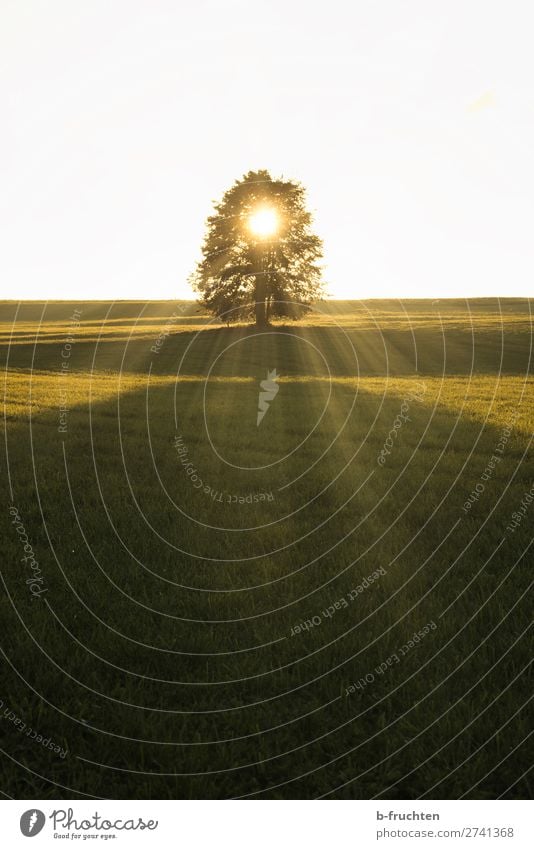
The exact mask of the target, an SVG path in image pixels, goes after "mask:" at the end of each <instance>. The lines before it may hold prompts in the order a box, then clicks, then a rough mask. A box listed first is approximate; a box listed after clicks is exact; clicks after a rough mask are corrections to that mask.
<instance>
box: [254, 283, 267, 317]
mask: <svg viewBox="0 0 534 849" xmlns="http://www.w3.org/2000/svg"><path fill="white" fill-rule="evenodd" d="M265 289H266V286H265V275H264V274H258V276H257V277H256V292H255V296H254V297H255V304H254V311H255V314H256V327H266V325H267V311H266V303H265Z"/></svg>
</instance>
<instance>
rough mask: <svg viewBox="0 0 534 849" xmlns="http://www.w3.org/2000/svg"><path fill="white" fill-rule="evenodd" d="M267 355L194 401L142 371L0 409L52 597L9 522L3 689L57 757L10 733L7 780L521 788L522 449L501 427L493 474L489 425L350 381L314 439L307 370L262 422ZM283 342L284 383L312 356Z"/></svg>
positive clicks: (208, 794)
mask: <svg viewBox="0 0 534 849" xmlns="http://www.w3.org/2000/svg"><path fill="white" fill-rule="evenodd" d="M242 332H243V331H240V330H239V329H236V330H233V331H230V333H226V332H224V331H223V332H221V331H213V333H210V334H209V342H208V341H206V345H207V346H209V344H210V343H211V344H213V343H212V342H211V340H216V339H217V338H218V337H221V342H220V348H219V347H217V346H215V345H214V348H213V350H217V351H219V350H222V349H223V347H224V345H227V344H228V340H229V339H231V340H234V341H239V340H241V339H242V335H241V334H242ZM314 333H315V331H314ZM312 338H316V339H320V338H322V331H319V330H317V335H315V336H313V337H312ZM173 341H174V340H171V339H168V340H166V342H165V346H164V348H163V349H162V352H161V353H162V354H163V352H164V350H169V349H170V348H171V347H172V344H173ZM239 344H241V342H240V341H239ZM273 344H274V345H275V346H276V345H278V344H280V339H279V338H278V337H277V338H276V342H275V343H273ZM167 345H168V348H167ZM274 350H276V347H275V348H273V351H274ZM306 350H307V349H306ZM204 351H206V348H205V349H204ZM299 352H300V353H299ZM269 353H270V351H267V352H266V351H265V349H262V351H261V357H260V355H259V353H256V354H255V353H253V352H251V353H247V354H246V355H244V359H245V361H246V369H245V364H244V363H243V364H242V365H241V364H240V363H236V362H234V364H233V368H234V371H233V373H232V374H234V375H235V373H236V372H237V374H238V375H241V374H245V373H246V375H247V376H249V377H250V374H251V371H254V369H256V368H257V375H256V377H257V380H255V381H247V382H243V381H241V382H240V381H232V380H229V381H226V382H225V381H224V380H221V381H220V382H217V381H216V382H214V383H213V386H211V387H210V393H209V394H208V395H207V396H205V395H204V391H203V389H204V387H203V386H202V384H201V383H194V382H191V383H187V382H184V383H181V382H180V383H178V384H174V383H169V384H168V385H157V384H154V385H152V384H151V385H150V388H149V390H148V393H147V391H146V390H141V391H134V392H129V393H128V394H125V395H124V396H122V397H121V398H120V399H116V398H115V399H112V400H108V401H105V402H101V403H95V404H93V405H92V407H91V408H90V409H89V408H87V407H85V406H81V405H80V406H74V405H72V406H71V408H70V409H69V411H68V414H67V417H66V425H65V427H66V429H65V430H64V431H62V432H60V431H58V412H57V411H55V410H54V411H49V412H45V413H39V412H37V413H36V414H35V416H34V419H33V421H32V422H31V427H30V423H29V422H28V421H18V422H14V423H9V426H8V432H7V443H6V444H7V449H8V463H9V465H8V469H9V480H10V482H11V486H12V488H13V495H12V502H13V504H15V505H16V507H17V510H18V511H19V516H20V521H21V523H22V524H23V525H24V528H25V530H26V532H27V534H28V538H29V540H30V541H31V545H32V547H33V552H34V554H35V557H36V559H37V560H38V562H39V567H40V570H41V573H40V574H41V575H42V577H43V583H42V584H41V585H40V589H46V592H45V593H42V594H37V596H36V597H33V596H32V592H33V590H31V589H29V588H28V584H27V583H26V581H25V576H26V574H27V573H28V574H31V572H29V568H30V567H29V566H28V563H27V562H21V556H22V552H21V547H20V542H19V538H18V536H17V531H16V528H15V527H14V526H13V522H12V519H11V516H10V515H9V514H7V513H6V512H4V522H5V525H6V528H5V559H4V566H3V568H2V577H3V580H4V582H5V590H6V592H5V596H4V598H3V608H4V611H5V623H6V624H5V631H4V637H3V651H4V652H5V656H6V657H7V658H8V659H9V663H10V664H12V665H13V667H14V668H15V669H17V670H18V672H19V674H20V675H21V676H23V679H24V680H25V681H26V682H28V683H27V684H24V683H23V680H22V679H21V678H20V677H19V676H17V674H16V673H15V672H14V671H13V670H12V668H11V666H9V664H8V665H7V666H6V682H7V683H6V692H7V693H9V706H10V708H11V709H12V710H13V711H14V712H15V714H16V715H17V716H20V717H21V718H22V719H23V720H24V721H25V722H26V723H27V724H28V725H31V726H32V727H33V728H35V729H36V730H38V731H39V732H41V731H42V734H43V737H44V738H49V737H50V738H52V740H54V741H56V740H57V742H58V744H60V745H62V746H65V747H66V748H67V749H68V756H67V757H66V758H65V759H62V758H60V757H58V756H57V755H56V754H55V753H54V752H51V751H50V750H47V749H45V748H43V747H42V746H37V745H35V744H34V743H32V742H31V741H30V740H29V739H28V738H25V737H24V736H23V735H21V734H20V733H19V731H18V729H17V728H16V727H15V726H14V725H13V724H11V723H10V724H9V725H8V724H6V723H5V722H4V723H3V724H2V730H3V734H4V736H5V738H6V739H5V746H4V748H5V749H6V750H7V751H8V753H9V754H10V755H11V756H12V757H14V758H15V762H14V761H11V760H6V761H5V762H4V766H3V774H2V778H3V785H2V786H3V787H4V789H5V790H6V792H8V793H10V794H11V795H14V796H18V795H19V794H21V793H22V792H23V791H27V790H28V788H29V787H31V789H32V791H34V792H40V793H41V798H45V797H48V796H50V795H53V796H54V797H55V798H57V797H63V795H64V797H65V798H71V797H72V796H73V795H76V794H77V793H89V794H93V795H97V796H98V795H101V794H102V793H103V792H104V795H106V796H112V797H115V796H116V797H125V798H151V797H155V798H204V797H205V798H219V797H221V796H223V797H227V796H236V795H243V794H247V793H258V794H261V795H263V796H264V797H272V798H312V797H315V796H318V795H321V794H323V793H325V792H329V791H330V790H331V789H332V788H333V787H335V786H337V785H339V784H343V785H344V788H343V789H340V790H339V791H338V792H336V793H335V794H334V795H335V796H336V797H337V798H370V797H371V796H375V795H380V794H383V795H384V796H385V797H386V798H396V797H398V798H418V797H419V796H421V795H422V794H423V793H427V792H428V795H429V796H430V797H431V798H458V796H459V795H462V794H463V793H465V794H466V795H467V796H468V797H472V798H493V797H495V796H496V795H499V794H500V793H505V794H506V792H507V788H509V787H511V786H512V785H513V791H510V792H511V795H512V796H514V797H518V798H519V797H523V796H526V795H527V792H528V788H527V787H526V785H525V783H524V782H523V781H521V780H519V779H520V776H521V775H522V774H523V773H524V772H525V771H526V769H527V765H528V764H527V753H526V751H525V750H523V749H521V748H519V749H516V746H517V745H518V744H520V743H521V741H522V739H523V738H524V736H525V734H526V724H527V720H526V717H525V715H524V711H523V705H524V704H525V702H526V700H527V698H528V696H529V688H528V686H527V681H526V679H525V678H524V677H521V676H520V675H519V673H520V672H521V670H522V669H523V668H524V667H525V666H526V664H527V663H528V659H529V657H530V652H529V646H528V644H527V639H526V637H525V632H526V629H527V628H528V625H529V622H530V613H529V608H528V605H527V603H526V600H525V595H524V594H525V591H526V589H527V587H528V584H529V580H530V577H529V575H528V572H527V563H526V560H527V555H525V550H526V549H527V547H528V545H529V532H528V524H527V523H528V516H525V518H524V519H523V520H522V522H519V524H518V525H517V526H516V527H515V528H514V529H513V530H510V524H511V522H512V517H513V515H514V512H516V513H517V511H518V509H521V508H519V505H520V503H521V499H522V498H524V493H525V491H527V490H528V489H529V487H530V483H531V481H530V478H529V466H528V462H527V455H526V454H525V452H526V450H527V448H528V439H527V437H526V436H522V435H521V432H520V431H519V430H517V429H514V430H513V432H512V433H511V434H510V435H509V437H507V440H506V443H505V445H504V447H503V454H502V460H500V461H499V462H498V463H494V465H493V467H490V466H489V464H490V462H491V458H492V457H494V456H495V454H496V452H497V451H498V446H499V445H500V444H501V443H502V440H503V429H502V427H500V426H499V427H497V426H487V425H486V426H483V423H482V422H481V421H480V420H478V421H477V420H473V419H472V418H467V417H458V416H457V415H456V414H455V413H454V412H453V411H451V410H446V409H444V408H442V407H439V406H438V407H433V406H431V405H428V404H426V403H425V402H424V399H423V400H421V399H420V398H415V397H412V396H410V397H409V398H407V397H405V395H404V394H402V393H401V394H398V393H393V394H388V395H387V397H386V398H385V399H383V398H382V397H381V396H380V395H378V394H374V393H371V392H366V391H365V389H364V388H360V390H359V392H358V396H357V398H356V401H355V402H354V390H353V388H350V387H349V386H345V385H343V384H338V385H335V386H334V387H333V390H332V394H331V396H330V399H329V405H328V408H327V412H326V413H325V414H324V415H323V418H322V419H321V420H320V423H319V425H318V426H317V427H316V428H315V430H313V431H312V428H313V425H314V424H315V422H316V421H317V420H318V419H319V415H320V414H321V411H322V410H323V408H324V405H325V400H328V394H327V392H328V387H327V386H325V383H324V381H320V380H319V381H313V380H312V381H303V382H301V383H299V382H298V381H294V382H292V383H290V384H287V385H283V384H282V385H281V388H280V390H279V392H278V394H277V395H276V397H275V398H274V399H271V401H270V402H269V408H268V412H267V414H266V416H265V419H264V420H263V421H262V423H261V427H259V426H258V425H257V424H256V410H257V403H258V381H259V379H260V378H261V377H262V376H263V375H262V371H263V367H264V366H265V363H266V362H267V363H268V354H269ZM290 353H292V352H288V353H287V363H288V370H289V369H290V368H293V369H294V374H296V375H298V374H303V373H306V372H309V371H310V370H312V369H313V368H315V366H316V361H315V359H313V357H314V355H313V354H310V355H309V356H308V355H306V356H303V355H302V352H301V349H297V352H295V353H292V357H293V359H291V358H290ZM264 355H266V356H264ZM256 356H257V357H258V360H256V359H255V357H256ZM199 357H200V354H199ZM299 357H300V360H299ZM310 357H311V359H310ZM332 359H333V357H332ZM260 360H261V363H260ZM260 365H261V368H260ZM337 368H338V370H339V371H338V372H336V373H340V374H345V373H346V371H344V368H346V369H348V367H347V366H345V367H344V366H342V365H341V364H340V365H338V366H337ZM229 371H231V364H230V363H229V364H228V365H226V366H225V365H224V364H223V365H221V369H220V375H219V376H224V375H225V374H227V373H228V372H229ZM192 373H193V371H192ZM416 383H417V381H416V379H415V378H414V386H415V385H416ZM286 390H287V391H286ZM289 390H290V391H289ZM406 404H407V405H408V409H406V408H405V407H403V405H406ZM401 414H403V415H404V416H405V418H404V419H402V418H401V419H399V416H400V415H401ZM399 422H400V424H399ZM396 423H397V427H396ZM206 424H207V425H208V430H209V434H210V439H211V442H210V439H208V438H207V433H206V429H205V428H206ZM393 431H395V435H393V436H392V435H391V434H392V433H393ZM303 440H305V441H304V442H303V444H302V445H301V446H300V447H299V445H300V443H301V442H302V441H303ZM388 440H389V441H388ZM390 443H391V444H390ZM184 449H185V453H184ZM215 449H217V451H218V452H219V454H220V455H221V456H218V454H217V453H216V452H215ZM290 451H293V452H294V453H293V454H290V456H288V457H287V458H286V459H282V458H283V457H284V456H285V455H286V454H289V452H290ZM380 456H382V457H384V458H385V459H384V462H383V464H381V463H379V462H378V458H379V457H380ZM184 460H185V462H183V461H184ZM187 463H191V464H192V466H187ZM239 466H242V467H243V466H255V467H260V466H261V467H264V468H261V469H260V468H256V469H254V470H250V469H243V468H239ZM190 468H194V470H195V472H194V474H195V475H196V476H197V479H200V480H201V482H202V486H201V487H197V483H198V480H193V473H192V474H189V472H188V469H190ZM484 474H485V475H486V476H487V477H486V478H483V477H482V476H483V475H484ZM482 481H483V482H484V485H483V488H482V491H480V486H478V485H480V484H481V483H482ZM206 487H207V489H206ZM473 493H476V497H474V498H473V500H471V501H469V499H470V496H472V494H473ZM260 494H271V495H272V498H271V499H269V498H265V499H263V500H260V499H259V498H258V500H257V501H256V500H254V496H255V495H258V496H259V495H260ZM219 495H222V496H228V495H230V496H231V498H232V499H233V498H234V497H235V498H236V499H237V500H236V501H234V500H231V501H226V499H225V498H224V497H222V498H221V499H219ZM249 495H250V496H252V500H251V501H248V500H247V499H248V497H249ZM241 499H243V501H241ZM466 504H469V507H468V508H466V506H465V505H466ZM531 509H534V508H531ZM373 575H374V577H372V576H373ZM365 582H367V583H366V585H364V583H365ZM429 623H432V627H431V626H430V625H429ZM427 626H428V629H427V631H425V632H424V635H423V637H421V636H419V637H418V638H417V641H416V642H414V640H413V637H414V634H417V633H419V632H422V631H424V629H425V628H426V627H427ZM26 629H27V630H26ZM410 640H411V641H412V644H411V646H410V644H409V641H410ZM395 657H396V658H397V659H396V660H395ZM55 664H56V665H55ZM362 680H363V682H364V683H363V684H362ZM358 682H359V686H356V685H357V684H358ZM30 685H31V687H32V688H34V691H32V690H31V689H30ZM351 687H352V688H353V689H352V690H351ZM37 694H39V695H37ZM39 696H40V697H41V698H39ZM136 705H138V706H140V707H135V706H136ZM52 706H54V707H52ZM59 711H63V713H60V712H59ZM142 741H145V742H142ZM218 741H219V742H218ZM512 751H513V752H514V754H513V757H511V756H510V757H509V756H508V753H510V752H512ZM17 761H18V762H19V765H17ZM464 762H465V763H464ZM460 763H463V764H464V765H463V766H461V767H458V768H457V765H458V764H460ZM20 764H24V765H25V766H26V767H28V768H30V769H32V770H34V773H37V774H38V776H42V777H36V776H35V775H34V774H32V773H30V772H28V771H27V769H24V768H23V766H21V765H20ZM329 764H330V766H329ZM362 764H365V767H362ZM163 774H164V775H163ZM301 775H302V776H305V777H302V778H299V776H301ZM103 779H104V782H103ZM50 781H56V782H59V784H60V786H59V787H58V786H56V785H53V784H50V783H49V782H50ZM516 781H517V783H514V782H516ZM287 782H289V783H287ZM103 784H105V790H104V791H103ZM62 788H63V789H62ZM64 788H68V789H64Z"/></svg>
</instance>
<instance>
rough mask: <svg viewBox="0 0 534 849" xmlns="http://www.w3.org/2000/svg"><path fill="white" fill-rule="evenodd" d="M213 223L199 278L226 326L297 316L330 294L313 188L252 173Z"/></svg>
mask: <svg viewBox="0 0 534 849" xmlns="http://www.w3.org/2000/svg"><path fill="white" fill-rule="evenodd" d="M214 207H215V212H214V214H213V215H211V216H210V217H209V218H208V220H207V232H206V236H205V238H204V243H203V246H202V256H203V258H202V260H201V261H200V262H199V263H198V264H197V267H196V270H195V271H194V273H193V274H192V275H191V278H190V280H191V283H192V286H193V288H194V289H195V291H197V292H198V293H199V294H200V296H201V298H200V299H201V303H202V304H203V305H204V306H205V307H206V308H207V309H208V310H210V311H211V312H212V313H214V314H215V315H217V316H218V317H220V318H221V319H222V320H224V321H226V322H230V321H236V320H238V319H242V318H248V317H250V316H254V317H255V320H256V326H257V327H265V326H266V325H268V324H269V321H270V318H271V317H272V316H289V317H291V318H297V317H298V316H300V315H302V314H303V313H304V312H306V310H307V307H308V305H309V304H311V303H312V302H313V301H314V300H316V299H317V298H319V297H321V295H322V294H323V286H322V282H321V269H320V267H319V266H318V265H317V261H318V260H319V259H321V257H322V242H321V240H320V239H319V237H318V236H316V235H314V234H313V233H312V232H311V230H310V227H311V222H312V218H311V214H310V213H309V212H308V211H307V209H306V206H305V190H304V188H303V186H302V185H301V184H300V183H297V182H294V181H293V180H273V179H272V177H271V175H270V174H269V172H268V171H263V170H261V171H249V172H248V174H246V175H245V176H244V177H243V179H241V180H237V181H236V182H235V183H234V185H233V186H232V187H231V188H230V189H228V191H227V192H226V193H225V194H224V196H223V198H222V200H221V201H220V203H216V204H214Z"/></svg>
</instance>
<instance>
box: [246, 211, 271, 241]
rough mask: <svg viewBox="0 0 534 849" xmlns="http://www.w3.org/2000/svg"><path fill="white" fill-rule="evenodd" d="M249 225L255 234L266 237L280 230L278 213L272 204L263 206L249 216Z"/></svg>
mask: <svg viewBox="0 0 534 849" xmlns="http://www.w3.org/2000/svg"><path fill="white" fill-rule="evenodd" d="M248 226H249V229H250V230H251V232H252V233H254V235H255V236H259V237H260V238H265V237H266V236H272V235H273V233H276V231H277V230H278V215H277V214H276V210H274V209H273V208H272V207H270V206H262V207H260V208H259V209H257V210H256V211H255V212H253V213H252V215H250V216H249V219H248Z"/></svg>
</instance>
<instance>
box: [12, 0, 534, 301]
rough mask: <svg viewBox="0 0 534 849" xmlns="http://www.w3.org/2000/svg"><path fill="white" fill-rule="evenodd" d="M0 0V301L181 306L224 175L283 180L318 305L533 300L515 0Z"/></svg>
mask: <svg viewBox="0 0 534 849" xmlns="http://www.w3.org/2000/svg"><path fill="white" fill-rule="evenodd" d="M533 8H534V7H532V5H531V4H530V3H529V2H527V0H525V2H514V0H507V2H504V0H502V1H501V2H495V0H447V2H441V3H432V2H428V0H329V2H315V0H285V2H283V0H270V2H265V1H264V0H187V2H185V0H175V2H170V0H169V2H164V0H140V2H136V0H105V2H102V0H91V2H82V0H41V1H40V2H37V0H0V68H1V72H0V100H1V103H2V116H3V118H4V122H3V123H4V129H3V130H2V133H1V135H0V186H1V189H0V234H1V235H0V239H1V244H0V280H1V281H2V286H1V290H0V296H1V297H3V298H15V299H23V298H68V299H75V300H76V299H80V300H83V299H87V298H135V299H137V298H140V299H149V298H177V297H191V296H192V293H191V291H190V290H189V288H188V286H187V282H186V278H187V276H188V274H189V273H190V271H191V270H192V268H193V266H194V263H195V260H196V259H197V258H198V257H199V248H200V243H201V239H202V235H203V231H204V222H205V219H206V217H207V215H208V214H209V213H210V211H211V201H212V199H217V198H219V197H220V195H221V194H222V193H223V191H224V190H225V189H227V188H228V187H229V186H230V185H231V184H232V183H233V181H234V179H236V178H238V177H240V176H242V175H243V174H244V173H245V172H246V171H248V170H250V169H257V168H268V169H269V170H270V171H271V173H272V174H273V176H279V175H284V176H285V177H294V178H296V179H298V180H300V181H301V182H302V183H304V185H305V186H306V187H307V189H308V197H309V205H310V207H311V208H312V210H314V211H315V216H316V218H315V221H316V226H315V229H316V232H317V233H318V234H319V235H320V236H321V237H322V238H323V240H324V246H325V279H326V280H327V282H328V289H329V292H330V293H331V294H332V295H333V296H334V297H351V298H366V297H394V298H410V297H447V296H450V297H464V296H469V297H476V296H488V295H507V296H511V295H517V296H530V295H533V294H534V232H533V223H534V214H533V213H534V89H533V82H534V50H533V48H532V33H533V24H534V11H533Z"/></svg>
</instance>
